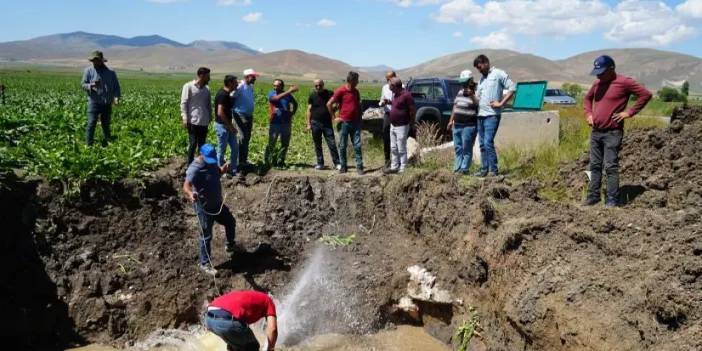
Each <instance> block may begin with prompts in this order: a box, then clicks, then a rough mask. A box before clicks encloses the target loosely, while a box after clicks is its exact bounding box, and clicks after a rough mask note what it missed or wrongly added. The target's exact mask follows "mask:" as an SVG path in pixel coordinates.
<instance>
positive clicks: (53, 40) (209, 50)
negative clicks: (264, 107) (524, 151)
mask: <svg viewBox="0 0 702 351" xmlns="http://www.w3.org/2000/svg"><path fill="white" fill-rule="evenodd" d="M96 49H99V50H102V51H104V52H105V56H106V57H107V58H108V60H109V65H110V66H112V67H116V68H125V69H133V70H144V71H150V72H194V71H195V70H196V69H197V67H200V66H207V67H210V68H211V69H212V70H213V72H215V73H218V74H222V73H233V74H238V73H239V72H241V71H242V70H243V69H245V68H249V67H252V68H255V69H256V70H257V71H260V72H261V73H263V74H265V75H268V76H276V77H281V78H286V79H291V78H292V79H310V80H311V79H314V78H324V79H327V80H334V81H340V80H342V79H344V77H346V73H347V72H348V71H350V70H357V71H358V72H359V73H360V74H361V79H364V80H382V79H383V75H384V73H385V72H386V71H387V70H389V69H391V68H390V67H389V66H387V65H377V66H368V67H353V66H351V65H349V64H347V63H345V62H342V61H339V60H335V59H332V58H328V57H324V56H320V55H316V54H313V53H307V52H304V51H300V50H282V51H276V52H270V53H261V52H259V51H257V50H254V49H252V48H250V47H248V46H246V45H244V44H241V43H238V42H234V41H206V40H197V41H193V42H192V43H189V44H183V43H179V42H177V41H174V40H171V39H168V38H165V37H162V36H159V35H147V36H137V37H133V38H124V37H120V36H115V35H104V34H93V33H86V32H73V33H65V34H54V35H48V36H42V37H38V38H33V39H29V40H21V41H11V42H5V43H0V62H3V61H5V62H21V63H29V64H42V65H57V66H68V67H82V66H85V65H86V64H87V61H86V59H87V56H88V54H89V53H90V52H91V51H93V50H96ZM602 53H607V54H609V55H611V56H612V57H614V59H615V61H616V62H617V71H618V72H620V73H622V74H625V75H629V76H632V77H635V78H636V79H638V80H640V81H641V82H643V83H644V84H645V85H646V86H648V87H649V88H650V89H651V90H657V89H659V88H660V87H661V86H665V85H673V86H679V85H680V84H682V82H683V81H685V80H687V81H689V82H690V90H691V91H693V92H702V59H700V58H699V57H695V56H690V55H685V54H679V53H675V52H668V51H661V50H653V49H607V50H598V51H592V52H586V53H583V54H579V55H576V56H573V57H570V58H567V59H563V60H549V59H546V58H544V57H540V56H536V55H531V54H524V53H520V52H516V51H511V50H491V49H485V50H472V51H465V52H459V53H455V54H450V55H446V56H441V57H438V58H435V59H433V60H430V61H427V62H424V63H422V64H419V65H416V66H413V67H409V68H405V69H402V70H399V71H398V74H399V75H400V77H402V78H404V79H407V78H409V77H415V78H418V77H428V76H443V77H456V76H458V74H459V73H460V72H461V71H462V70H464V69H472V70H473V73H474V74H476V75H477V71H476V70H475V69H473V59H474V58H475V57H476V56H477V55H479V54H485V55H487V56H488V57H489V58H490V60H491V62H492V63H493V65H494V66H495V67H498V68H501V69H504V70H505V71H507V72H508V73H509V74H510V75H511V76H512V77H513V78H514V79H515V80H517V81H529V80H547V81H549V83H550V84H551V85H554V86H558V85H560V84H562V83H565V82H571V83H580V84H584V85H588V84H590V83H591V82H592V81H593V79H594V77H591V76H589V75H588V73H589V71H590V67H591V66H592V61H593V60H594V59H595V57H597V56H598V55H600V54H602Z"/></svg>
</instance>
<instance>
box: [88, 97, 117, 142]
mask: <svg viewBox="0 0 702 351" xmlns="http://www.w3.org/2000/svg"><path fill="white" fill-rule="evenodd" d="M98 118H100V126H101V127H102V145H107V143H108V142H109V141H110V137H111V135H110V122H111V120H112V105H111V104H106V105H102V104H92V103H88V125H87V127H86V128H85V144H86V145H88V146H90V145H93V141H94V139H95V127H96V126H97V121H98Z"/></svg>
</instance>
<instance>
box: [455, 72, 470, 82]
mask: <svg viewBox="0 0 702 351" xmlns="http://www.w3.org/2000/svg"><path fill="white" fill-rule="evenodd" d="M471 79H473V72H471V71H470V70H469V69H466V70H463V71H461V75H460V76H458V81H459V82H460V83H465V82H467V81H469V80H471Z"/></svg>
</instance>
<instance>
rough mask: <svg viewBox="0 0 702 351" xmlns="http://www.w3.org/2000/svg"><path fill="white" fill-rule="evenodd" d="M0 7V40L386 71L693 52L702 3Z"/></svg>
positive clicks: (199, 2) (174, 2)
mask: <svg viewBox="0 0 702 351" xmlns="http://www.w3.org/2000/svg"><path fill="white" fill-rule="evenodd" d="M0 8H1V9H2V11H0V23H1V24H2V25H1V27H0V28H2V30H0V42H5V41H13V40H24V39H30V38H33V37H37V36H42V35H49V34H56V33H67V32H73V31H86V32H91V33H99V34H113V35H119V36H124V37H132V36H137V35H151V34H158V35H162V36H164V37H167V38H169V39H173V40H176V41H179V42H182V43H188V42H191V41H194V40H199V39H204V40H227V41H236V42H240V43H242V44H245V45H247V46H249V47H251V48H253V49H256V50H261V51H263V52H271V51H276V50H282V49H299V50H303V51H307V52H311V53H315V54H319V55H322V56H327V57H330V58H334V59H338V60H341V61H344V62H346V63H349V64H351V65H354V66H373V65H380V64H384V65H388V66H391V67H393V68H406V67H410V66H413V65H416V64H419V63H422V62H425V61H427V60H430V59H433V58H436V57H439V56H442V55H446V54H450V53H455V52H461V51H466V50H475V49H481V48H500V49H511V50H516V51H520V52H525V53H531V54H535V55H539V56H543V57H547V58H549V59H562V58H567V57H570V56H573V55H576V54H579V53H583V52H586V51H591V50H597V49H603V48H624V47H648V48H656V49H662V50H669V51H676V52H681V53H686V54H690V55H694V56H697V57H702V0H686V1H641V0H626V1H603V0H588V1H586V0H503V1H477V0H321V1H318V0H297V1H290V0H102V1H95V0H90V1H88V0H62V1H56V0H33V1H18V0H0Z"/></svg>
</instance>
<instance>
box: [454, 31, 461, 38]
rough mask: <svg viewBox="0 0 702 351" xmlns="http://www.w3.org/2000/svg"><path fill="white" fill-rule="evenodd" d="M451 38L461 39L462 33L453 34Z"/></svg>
mask: <svg viewBox="0 0 702 351" xmlns="http://www.w3.org/2000/svg"><path fill="white" fill-rule="evenodd" d="M453 37H454V38H461V37H463V32H453Z"/></svg>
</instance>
